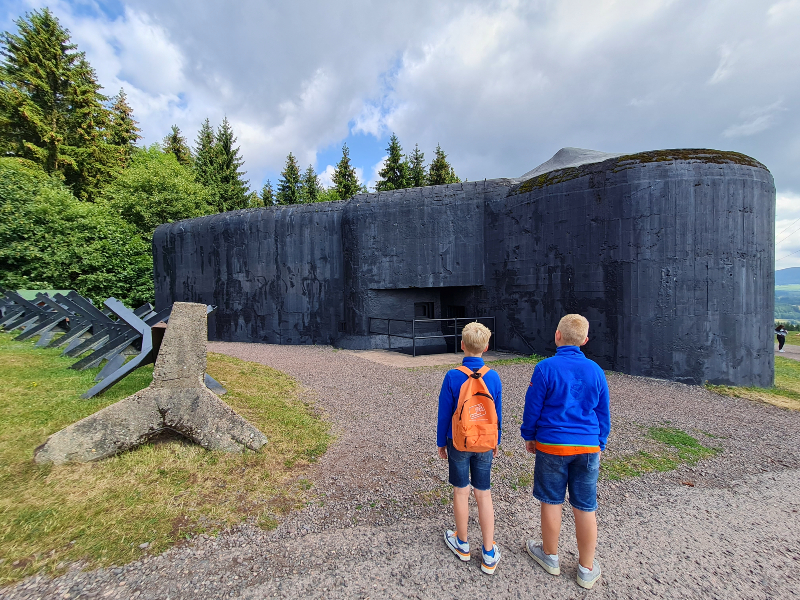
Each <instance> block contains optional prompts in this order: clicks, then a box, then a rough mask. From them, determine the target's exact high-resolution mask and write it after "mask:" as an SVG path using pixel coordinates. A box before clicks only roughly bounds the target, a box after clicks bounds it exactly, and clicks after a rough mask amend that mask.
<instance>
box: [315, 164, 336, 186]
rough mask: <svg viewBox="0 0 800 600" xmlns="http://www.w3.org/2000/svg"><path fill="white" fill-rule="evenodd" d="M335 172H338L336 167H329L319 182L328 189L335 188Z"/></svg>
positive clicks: (323, 172)
mask: <svg viewBox="0 0 800 600" xmlns="http://www.w3.org/2000/svg"><path fill="white" fill-rule="evenodd" d="M334 171H336V167H334V166H333V165H328V166H327V167H325V170H324V171H322V172H321V173H320V174H319V182H320V183H321V184H322V185H323V186H325V187H326V188H330V187H333V173H334Z"/></svg>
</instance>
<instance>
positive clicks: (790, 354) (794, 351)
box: [775, 342, 800, 360]
mask: <svg viewBox="0 0 800 600" xmlns="http://www.w3.org/2000/svg"><path fill="white" fill-rule="evenodd" d="M775 356H782V357H783V358H791V359H792V360H800V346H797V345H795V344H784V345H783V352H781V353H780V354H779V353H778V343H777V342H775Z"/></svg>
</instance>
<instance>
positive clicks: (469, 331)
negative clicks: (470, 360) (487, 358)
mask: <svg viewBox="0 0 800 600" xmlns="http://www.w3.org/2000/svg"><path fill="white" fill-rule="evenodd" d="M490 337H492V332H491V331H490V330H489V328H488V327H486V325H481V324H480V323H478V322H477V321H473V322H472V323H467V324H466V325H464V329H463V330H462V331H461V339H462V340H463V342H464V348H465V349H466V350H467V351H468V352H471V353H472V354H478V353H479V352H483V351H484V350H485V349H486V346H487V345H488V344H489V338H490Z"/></svg>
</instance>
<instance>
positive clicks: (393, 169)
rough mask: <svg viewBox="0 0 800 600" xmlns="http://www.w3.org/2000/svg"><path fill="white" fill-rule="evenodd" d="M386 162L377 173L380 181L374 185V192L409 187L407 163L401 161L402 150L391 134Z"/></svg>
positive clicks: (395, 137) (394, 136)
mask: <svg viewBox="0 0 800 600" xmlns="http://www.w3.org/2000/svg"><path fill="white" fill-rule="evenodd" d="M386 153H387V155H388V156H387V157H386V162H384V163H383V168H382V169H381V170H380V171H379V172H378V176H379V177H380V180H379V181H378V183H376V184H375V191H378V192H386V191H389V190H401V189H403V188H406V187H409V184H408V179H409V176H408V171H409V165H408V162H406V161H405V160H403V148H402V147H401V146H400V142H399V141H398V140H397V136H396V135H395V134H394V133H392V137H391V138H390V139H389V147H388V148H386Z"/></svg>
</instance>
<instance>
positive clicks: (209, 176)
mask: <svg viewBox="0 0 800 600" xmlns="http://www.w3.org/2000/svg"><path fill="white" fill-rule="evenodd" d="M215 154H216V138H215V136H214V129H213V128H212V127H211V124H210V123H209V122H208V118H206V120H205V121H203V124H202V125H201V126H200V131H199V132H198V133H197V139H196V140H195V147H194V156H195V159H194V172H195V177H197V181H199V182H200V183H202V184H203V185H204V186H206V187H207V188H209V190H211V189H212V188H216V185H217V173H216V166H217V160H216V157H215Z"/></svg>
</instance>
